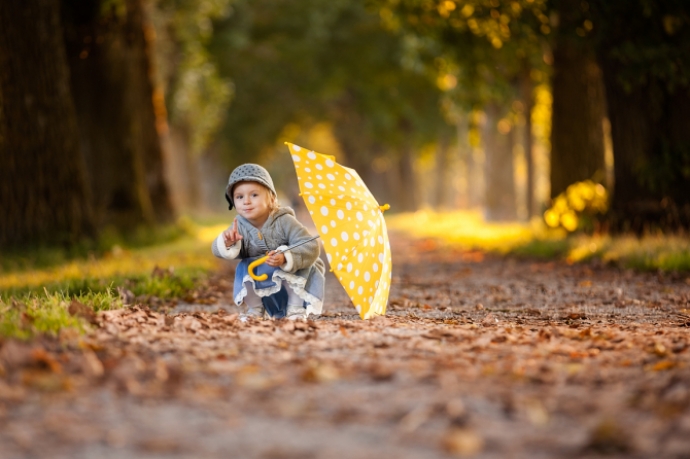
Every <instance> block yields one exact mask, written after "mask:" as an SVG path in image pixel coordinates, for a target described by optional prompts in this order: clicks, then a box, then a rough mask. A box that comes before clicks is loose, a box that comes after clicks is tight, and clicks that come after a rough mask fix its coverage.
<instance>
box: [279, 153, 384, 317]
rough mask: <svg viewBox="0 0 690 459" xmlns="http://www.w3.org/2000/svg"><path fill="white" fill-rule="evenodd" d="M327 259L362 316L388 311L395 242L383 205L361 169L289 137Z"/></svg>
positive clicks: (305, 197)
mask: <svg viewBox="0 0 690 459" xmlns="http://www.w3.org/2000/svg"><path fill="white" fill-rule="evenodd" d="M285 144H286V145H287V146H288V148H289V149H290V153H291V154H292V161H293V163H294V164H295V170H296V172H297V180H298V181H299V189H300V196H302V198H303V199H304V202H305V204H306V206H307V209H309V213H310V214H311V217H312V219H313V220H314V224H316V229H317V231H318V232H319V234H320V235H321V239H322V240H323V244H324V248H325V249H326V256H327V258H328V263H329V264H330V265H331V271H333V272H334V273H335V275H336V277H337V278H338V280H339V281H340V283H341V284H342V285H343V287H344V288H345V291H346V292H347V294H348V295H349V296H350V299H351V300H352V303H353V304H354V305H355V308H357V312H358V313H359V315H360V317H361V318H362V319H368V318H370V317H372V316H375V315H383V314H385V313H386V304H387V303H388V293H389V291H390V287H391V247H390V242H389V241H388V231H387V230H386V221H385V220H384V218H383V211H384V210H387V209H388V208H389V206H388V204H386V205H384V206H379V204H378V202H376V199H374V197H373V196H372V194H371V192H370V191H369V189H368V188H367V187H366V185H365V184H364V182H363V181H362V179H361V178H360V177H359V175H358V174H357V172H355V171H354V170H352V169H349V168H347V167H344V166H342V165H340V164H338V163H336V162H335V158H334V157H333V156H328V155H322V154H320V153H316V152H314V151H311V150H307V149H305V148H302V147H299V146H297V145H294V144H291V143H288V142H285Z"/></svg>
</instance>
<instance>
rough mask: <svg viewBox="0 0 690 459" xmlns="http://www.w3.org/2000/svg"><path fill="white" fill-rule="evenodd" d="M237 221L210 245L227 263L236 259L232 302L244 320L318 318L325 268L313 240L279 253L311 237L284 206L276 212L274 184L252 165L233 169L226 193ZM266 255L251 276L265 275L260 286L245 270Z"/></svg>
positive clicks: (276, 199) (214, 252)
mask: <svg viewBox="0 0 690 459" xmlns="http://www.w3.org/2000/svg"><path fill="white" fill-rule="evenodd" d="M225 199H227V201H228V203H229V205H230V207H229V209H230V210H232V208H233V207H235V208H236V209H237V217H235V220H234V221H233V222H232V226H230V227H229V228H228V229H227V230H225V231H223V232H222V233H221V234H220V235H219V236H218V237H217V238H216V240H215V241H214V242H213V245H212V250H213V254H214V255H215V256H217V257H220V258H225V259H228V260H232V259H235V258H240V259H241V260H242V261H240V263H239V265H238V266H237V269H236V271H235V284H234V292H233V296H234V299H235V303H236V304H237V305H238V306H240V307H242V305H244V306H245V311H246V315H247V316H250V317H255V318H264V317H266V315H268V316H269V317H272V318H277V319H280V318H284V317H285V318H288V319H291V320H296V319H302V320H304V319H306V318H307V316H308V315H309V314H320V313H321V310H322V307H323V293H324V272H325V266H324V263H323V261H322V260H321V259H320V258H319V253H320V247H319V242H318V241H317V240H314V241H310V242H307V243H305V244H302V245H300V246H299V247H295V248H294V249H292V250H289V251H287V252H282V253H281V252H278V251H279V250H282V249H285V248H287V247H288V246H292V245H294V244H298V243H300V242H303V241H305V240H307V239H310V238H311V237H312V236H311V235H310V234H309V232H308V231H307V229H306V228H305V227H304V225H302V224H301V223H300V222H299V221H298V220H297V218H295V212H294V211H293V210H292V209H291V208H289V207H280V205H279V204H278V198H277V196H276V191H275V188H274V187H273V180H272V179H271V176H270V175H269V173H268V171H267V170H266V169H264V168H263V167H261V166H259V165H257V164H243V165H241V166H239V167H237V168H236V169H235V170H234V171H232V174H230V179H229V180H228V186H227V187H226V189H225ZM264 255H268V259H267V260H266V262H265V263H263V264H261V265H259V266H258V267H256V268H255V274H256V275H257V276H261V275H262V274H267V276H268V277H267V278H266V279H265V280H263V281H259V280H255V279H253V278H252V277H251V276H250V275H249V269H248V268H249V265H250V263H252V262H253V261H254V260H256V259H257V258H259V257H262V256H264Z"/></svg>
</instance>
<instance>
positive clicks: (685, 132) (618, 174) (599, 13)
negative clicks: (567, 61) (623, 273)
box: [590, 0, 690, 232]
mask: <svg viewBox="0 0 690 459" xmlns="http://www.w3.org/2000/svg"><path fill="white" fill-rule="evenodd" d="M590 4H591V8H592V12H593V22H594V33H595V37H596V39H597V43H598V54H599V60H600V62H601V67H602V70H603V74H604V82H605V86H606V100H607V106H608V114H609V118H610V121H611V138H612V143H613V151H614V171H615V185H614V190H613V202H612V205H611V209H610V215H609V217H610V223H611V226H612V228H613V229H618V230H634V231H638V232H639V231H643V230H645V229H650V228H653V227H661V228H665V229H677V228H683V229H685V230H687V229H690V185H689V183H690V65H689V64H690V4H689V3H688V2H686V1H683V0H657V1H651V0H635V1H632V2H631V1H624V0H605V1H604V0H596V1H591V2H590Z"/></svg>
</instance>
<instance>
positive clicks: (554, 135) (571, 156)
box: [551, 0, 606, 198]
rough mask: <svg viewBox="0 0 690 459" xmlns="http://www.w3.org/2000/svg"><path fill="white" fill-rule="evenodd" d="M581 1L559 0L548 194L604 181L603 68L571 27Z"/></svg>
mask: <svg viewBox="0 0 690 459" xmlns="http://www.w3.org/2000/svg"><path fill="white" fill-rule="evenodd" d="M580 5H581V2H580V0H560V1H559V2H558V4H557V9H558V15H559V26H558V30H557V32H556V43H555V46H554V53H553V79H552V94H553V115H552V126H551V197H552V198H553V197H556V196H558V195H559V194H560V193H561V192H563V191H565V189H566V188H568V185H570V184H572V183H575V182H579V181H582V180H594V181H597V182H604V180H605V178H606V166H605V161H604V130H603V124H602V121H603V118H604V113H605V99H604V91H603V83H602V77H601V71H600V69H599V67H598V65H597V63H596V58H595V54H594V52H593V50H592V48H591V45H590V44H589V42H587V41H586V40H585V39H579V38H578V37H577V36H576V34H575V28H576V27H579V26H580V24H581V22H582V18H581V10H580Z"/></svg>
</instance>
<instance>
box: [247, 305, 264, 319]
mask: <svg viewBox="0 0 690 459" xmlns="http://www.w3.org/2000/svg"><path fill="white" fill-rule="evenodd" d="M245 316H246V317H251V318H253V319H263V318H264V317H265V316H266V308H264V306H263V305H260V306H249V307H247V313H246V314H245Z"/></svg>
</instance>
